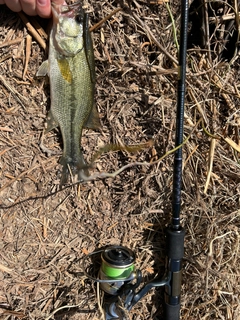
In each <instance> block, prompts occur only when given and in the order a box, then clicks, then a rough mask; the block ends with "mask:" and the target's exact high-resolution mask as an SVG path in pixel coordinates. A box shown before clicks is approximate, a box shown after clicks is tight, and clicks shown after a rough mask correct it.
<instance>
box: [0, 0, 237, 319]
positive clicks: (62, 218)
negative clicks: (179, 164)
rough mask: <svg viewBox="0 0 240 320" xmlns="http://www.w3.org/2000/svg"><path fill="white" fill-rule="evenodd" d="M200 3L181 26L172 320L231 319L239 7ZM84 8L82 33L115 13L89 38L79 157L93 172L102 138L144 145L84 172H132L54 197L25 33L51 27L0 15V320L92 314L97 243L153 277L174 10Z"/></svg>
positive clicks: (170, 141) (146, 314) (54, 158)
mask: <svg viewBox="0 0 240 320" xmlns="http://www.w3.org/2000/svg"><path fill="white" fill-rule="evenodd" d="M201 3H205V4H206V3H207V2H206V1H196V0H195V1H194V2H193V3H192V2H191V10H190V13H191V14H190V21H189V50H188V58H187V92H186V105H185V124H184V136H185V138H187V137H188V138H189V139H188V141H187V142H186V143H185V145H184V146H183V153H184V168H183V191H182V212H181V217H182V220H181V222H182V225H183V226H184V227H185V229H186V238H185V257H184V265H183V284H182V309H181V315H182V316H181V319H187V320H191V319H194V320H199V319H204V320H208V319H224V320H228V319H229V320H230V319H233V320H239V319H240V258H239V256H240V255H239V241H240V236H239V227H240V209H239V204H240V199H239V195H240V170H239V169H240V157H239V152H240V140H239V139H240V138H239V125H240V109H239V105H240V81H239V80H240V59H239V47H237V45H236V44H237V42H238V41H239V32H238V31H237V30H238V28H239V20H238V19H236V16H237V15H239V11H238V9H239V8H238V6H237V1H233V0H228V1H219V2H218V1H215V2H214V3H213V4H212V3H211V2H210V3H209V5H208V11H206V10H204V7H202V6H201ZM86 5H87V10H88V11H89V17H90V19H89V20H90V26H95V24H96V23H98V22H99V21H101V19H103V18H104V17H106V16H107V15H108V14H110V13H111V12H112V11H113V10H115V9H116V8H119V7H120V6H121V7H122V9H123V10H122V11H119V12H117V13H115V14H114V15H113V16H112V17H111V18H109V19H108V21H106V22H105V23H104V24H102V25H101V27H100V28H99V29H94V31H93V32H92V36H93V40H94V54H95V61H96V74H97V83H96V94H95V100H96V106H97V109H98V111H99V115H100V119H101V124H102V128H101V129H100V130H99V131H91V130H84V133H83V138H82V141H81V142H82V148H83V151H84V158H85V159H86V161H87V162H88V163H90V161H91V158H92V156H93V154H94V153H95V152H96V151H97V150H99V148H101V147H103V146H104V145H106V144H110V143H112V144H113V143H114V144H120V145H136V144H142V143H146V142H148V141H149V140H151V139H152V140H153V141H154V143H153V145H151V146H148V147H147V148H145V149H143V150H139V151H137V152H136V153H128V152H126V151H117V152H114V151H110V152H105V153H103V154H102V155H101V156H100V157H99V158H98V159H97V160H96V162H95V163H94V165H93V168H92V169H91V173H92V174H95V173H103V172H108V173H110V172H114V171H116V170H118V169H119V168H121V167H123V166H125V165H127V164H129V163H132V164H133V165H132V166H129V167H128V168H126V170H124V171H123V172H121V173H120V174H119V175H117V176H116V177H115V178H111V177H109V178H106V179H97V178H96V179H94V180H93V181H90V182H87V183H82V184H80V186H78V185H76V184H75V185H74V184H68V185H66V186H64V187H63V188H62V190H60V188H59V182H60V177H61V165H60V164H59V158H60V156H61V153H62V140H61V134H60V132H59V131H58V130H53V131H51V132H49V133H48V134H47V135H46V136H45V137H44V143H45V145H46V147H47V148H48V149H50V150H52V154H51V155H48V154H47V153H45V152H44V151H43V150H42V149H41V148H40V139H41V136H42V133H43V130H44V126H45V121H46V115H47V111H48V110H49V107H50V97H49V85H48V83H47V81H46V79H37V78H36V77H35V74H36V72H37V70H38V67H39V66H40V64H41V62H42V61H43V60H44V59H46V56H47V53H46V52H45V50H44V49H43V48H42V46H41V45H40V44H39V42H37V41H36V37H35V36H29V35H31V34H32V33H31V32H30V31H28V28H29V22H30V23H31V25H32V26H33V28H34V30H35V32H36V29H38V30H40V31H41V30H42V29H39V28H38V27H37V26H36V21H37V22H38V23H39V24H40V26H41V28H43V29H44V30H45V31H46V32H47V30H48V22H49V21H47V20H43V19H39V18H36V17H35V18H32V17H27V19H28V20H29V22H28V24H26V22H25V23H24V22H23V21H22V19H21V17H20V16H19V15H18V14H16V13H13V12H11V11H10V10H8V9H7V8H6V7H5V6H0V88H1V90H0V213H1V214H0V218H1V225H0V248H1V250H0V319H4V320H7V319H11V320H12V319H36V320H43V319H45V320H47V319H71V320H74V319H80V320H81V319H100V317H101V315H100V312H99V307H98V304H97V291H96V285H95V284H94V283H93V282H92V281H91V280H89V279H87V278H86V277H85V276H84V275H83V272H82V271H83V270H82V264H81V259H82V257H84V256H85V255H86V254H87V253H91V252H93V251H94V250H98V249H99V248H102V247H104V246H108V245H112V244H118V245H119V244H121V245H124V246H127V247H129V248H131V249H132V250H134V252H135V253H136V257H137V258H136V267H137V268H138V269H140V270H141V271H142V273H143V276H144V282H147V281H148V280H151V279H153V278H154V277H155V276H156V275H162V274H163V273H164V264H165V238H164V237H165V227H166V226H167V225H168V224H169V223H170V219H171V196H172V180H173V154H167V155H166V156H165V157H164V159H162V160H159V161H158V162H157V163H156V162H155V163H154V164H152V162H154V161H156V160H158V159H160V158H161V157H162V156H163V155H165V154H166V153H167V152H168V151H170V150H172V149H173V148H174V139H175V118H176V98H177V89H176V88H177V56H178V54H177V45H176V40H179V25H180V5H179V4H177V5H176V3H174V2H173V1H170V2H169V10H168V8H167V6H166V3H161V1H160V2H159V3H157V2H154V0H153V1H145V0H143V1H139V0H133V1H128V2H121V1H120V2H118V1H104V0H98V1H90V2H88V3H87V4H86ZM202 8H203V10H202ZM201 12H202V14H201ZM204 19H205V22H206V21H207V22H209V23H207V24H206V23H205V24H203V22H202V21H203V20H204ZM206 19H207V20H206ZM237 20H238V24H237ZM174 26H175V28H174ZM208 26H209V28H208ZM174 30H176V36H175V35H174ZM206 31H209V34H207V33H206ZM41 39H42V42H43V45H44V44H45V43H47V40H46V38H45V36H44V34H41ZM31 40H32V42H31ZM163 49H164V50H163ZM29 54H30V55H29ZM28 56H29V61H28V63H27V69H26V72H24V68H25V65H26V62H27V60H28ZM136 162H141V163H146V162H147V163H148V165H144V164H143V165H134V163H136ZM96 268H97V267H96ZM162 297H163V291H162V289H157V290H156V289H152V290H151V291H150V292H149V293H148V294H147V295H146V296H145V297H144V298H143V299H142V300H141V301H140V302H139V303H138V304H137V305H136V306H135V307H134V308H133V309H132V310H131V312H130V313H129V319H134V320H141V319H142V320H147V319H162V299H163V298H162Z"/></svg>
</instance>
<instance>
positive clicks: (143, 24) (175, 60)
mask: <svg viewBox="0 0 240 320" xmlns="http://www.w3.org/2000/svg"><path fill="white" fill-rule="evenodd" d="M132 15H133V17H134V19H135V20H136V21H137V22H138V23H139V24H140V26H141V27H142V28H143V30H144V31H145V32H146V34H147V35H148V37H149V38H150V39H151V40H152V41H153V42H154V43H155V44H156V46H157V47H158V48H159V49H160V50H161V51H162V52H163V53H164V54H165V55H166V56H167V57H168V58H169V59H170V60H171V61H172V62H173V63H174V64H175V65H178V61H177V59H175V58H174V57H173V56H172V55H171V54H170V53H168V51H167V50H166V49H165V48H164V47H163V46H162V45H161V44H160V43H159V42H158V40H157V39H156V38H155V37H154V35H153V34H152V32H151V30H150V29H149V27H148V26H147V25H146V24H145V23H143V22H142V20H141V19H140V18H139V17H138V16H137V15H136V14H135V13H134V12H133V13H132Z"/></svg>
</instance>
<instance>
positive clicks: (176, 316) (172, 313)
mask: <svg viewBox="0 0 240 320" xmlns="http://www.w3.org/2000/svg"><path fill="white" fill-rule="evenodd" d="M164 319H166V320H180V303H179V304H177V305H171V304H168V303H165V304H164Z"/></svg>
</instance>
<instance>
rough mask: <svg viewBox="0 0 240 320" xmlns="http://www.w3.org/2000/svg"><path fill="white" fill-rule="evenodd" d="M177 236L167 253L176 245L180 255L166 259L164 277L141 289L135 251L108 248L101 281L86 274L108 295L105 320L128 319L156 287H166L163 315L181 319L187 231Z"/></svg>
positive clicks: (172, 318) (100, 275)
mask: <svg viewBox="0 0 240 320" xmlns="http://www.w3.org/2000/svg"><path fill="white" fill-rule="evenodd" d="M168 232H169V231H167V234H168ZM177 234H178V236H177V237H175V236H174V239H175V241H170V242H168V244H169V245H168V252H169V253H170V254H172V250H173V246H174V250H176V247H177V248H178V254H177V255H176V254H174V255H173V257H175V259H173V258H169V257H168V258H167V260H166V263H167V266H166V267H167V268H166V270H167V271H166V273H165V275H164V276H163V277H162V278H155V279H154V280H152V281H150V282H148V283H146V284H145V285H143V287H142V288H141V289H140V290H137V289H138V287H139V286H140V284H142V274H141V271H140V270H136V268H135V265H134V263H135V254H134V252H133V251H132V250H130V249H128V248H127V247H123V246H109V247H107V248H105V249H104V250H102V251H101V266H100V270H99V276H98V278H93V277H92V276H90V275H89V274H87V273H86V271H85V274H86V275H87V277H88V278H90V279H91V280H94V281H95V282H98V283H100V288H101V289H102V290H103V291H104V292H105V296H104V307H103V309H104V312H105V319H106V320H113V319H120V320H124V319H126V318H125V312H124V310H127V311H130V310H131V309H132V307H133V306H134V305H135V304H136V303H137V302H138V301H139V300H141V299H142V297H144V296H145V295H146V294H147V292H148V291H149V290H150V289H152V288H153V287H163V286H165V310H164V313H165V315H166V319H169V320H170V319H171V320H175V319H178V314H179V310H180V290H181V275H182V257H183V241H184V234H185V232H184V230H183V229H181V230H180V232H178V233H177ZM171 236H172V235H171ZM167 241H169V239H167ZM99 253H100V251H96V252H93V253H91V254H90V255H88V256H86V257H85V258H84V260H86V259H87V258H88V257H89V256H93V255H97V254H99ZM119 300H120V301H121V306H120V305H119ZM169 303H171V304H169Z"/></svg>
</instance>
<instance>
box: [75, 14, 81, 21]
mask: <svg viewBox="0 0 240 320" xmlns="http://www.w3.org/2000/svg"><path fill="white" fill-rule="evenodd" d="M75 19H76V22H78V23H83V16H82V15H80V14H78V15H76V17H75Z"/></svg>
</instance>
